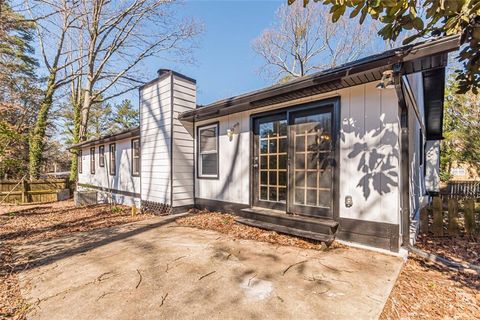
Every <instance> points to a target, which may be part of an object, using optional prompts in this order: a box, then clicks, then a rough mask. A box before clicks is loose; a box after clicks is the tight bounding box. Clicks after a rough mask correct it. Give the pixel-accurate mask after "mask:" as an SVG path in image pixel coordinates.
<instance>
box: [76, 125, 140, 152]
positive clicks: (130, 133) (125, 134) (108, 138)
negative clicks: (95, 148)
mask: <svg viewBox="0 0 480 320" xmlns="http://www.w3.org/2000/svg"><path fill="white" fill-rule="evenodd" d="M137 136H140V126H138V127H134V128H130V129H127V130H123V131H120V132H117V133H113V134H108V135H104V136H101V137H100V138H95V139H90V140H86V141H82V142H79V143H75V144H72V145H71V146H70V147H69V148H68V149H69V150H72V149H78V148H83V147H88V146H92V145H96V144H101V143H106V142H113V141H118V140H122V139H126V138H133V137H137Z"/></svg>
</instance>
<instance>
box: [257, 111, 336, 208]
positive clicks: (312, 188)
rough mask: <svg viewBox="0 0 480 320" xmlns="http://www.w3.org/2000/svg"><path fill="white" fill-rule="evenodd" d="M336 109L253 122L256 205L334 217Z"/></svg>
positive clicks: (296, 113)
mask: <svg viewBox="0 0 480 320" xmlns="http://www.w3.org/2000/svg"><path fill="white" fill-rule="evenodd" d="M333 109H334V108H333V104H329V105H328V104H327V105H322V106H320V107H313V108H307V109H299V110H287V111H284V112H281V113H276V114H270V115H266V116H260V117H257V118H254V120H253V133H254V144H253V154H252V155H253V161H252V163H253V170H252V171H253V199H252V200H253V205H254V206H260V207H266V208H272V209H278V210H285V211H286V212H290V213H295V214H300V215H309V216H319V217H328V218H331V217H332V216H333V203H334V201H333V200H334V171H335V135H334V122H333V120H334V119H333V116H334V110H333Z"/></svg>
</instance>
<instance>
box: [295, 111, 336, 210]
mask: <svg viewBox="0 0 480 320" xmlns="http://www.w3.org/2000/svg"><path fill="white" fill-rule="evenodd" d="M331 122H332V114H331V112H323V113H311V114H303V115H299V116H294V118H293V124H292V125H293V126H294V128H293V130H292V134H293V137H292V141H293V142H294V146H293V150H294V159H295V166H294V167H295V170H294V172H293V180H294V186H293V188H294V191H293V193H294V197H293V198H294V201H293V202H294V204H296V205H306V206H314V207H322V208H331V203H332V182H333V181H332V172H333V171H332V164H333V158H334V152H333V148H332V136H331V135H332V132H331V129H332V128H331Z"/></svg>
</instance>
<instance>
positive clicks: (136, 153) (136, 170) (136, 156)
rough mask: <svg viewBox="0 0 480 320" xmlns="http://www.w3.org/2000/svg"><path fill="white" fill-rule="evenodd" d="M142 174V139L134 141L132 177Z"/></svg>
mask: <svg viewBox="0 0 480 320" xmlns="http://www.w3.org/2000/svg"><path fill="white" fill-rule="evenodd" d="M139 174H140V139H133V140H132V176H138V175H139Z"/></svg>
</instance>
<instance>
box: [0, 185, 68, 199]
mask: <svg viewBox="0 0 480 320" xmlns="http://www.w3.org/2000/svg"><path fill="white" fill-rule="evenodd" d="M69 196H70V190H69V183H68V179H42V180H34V181H28V180H26V179H21V180H3V181H1V180H0V204H2V203H30V202H51V201H57V200H60V199H63V198H68V197H69Z"/></svg>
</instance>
